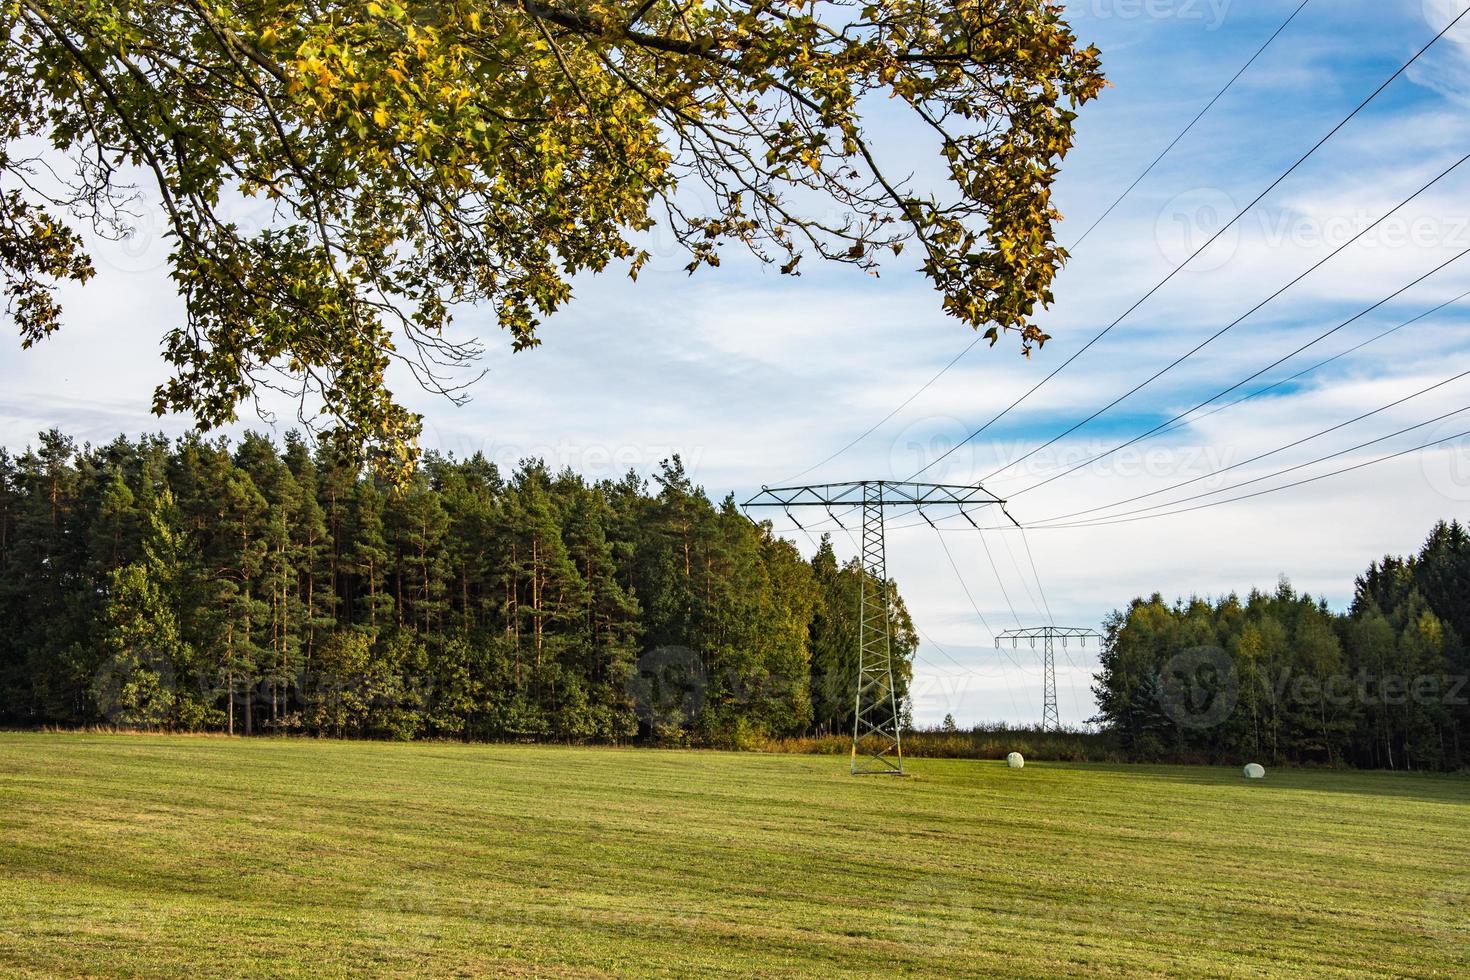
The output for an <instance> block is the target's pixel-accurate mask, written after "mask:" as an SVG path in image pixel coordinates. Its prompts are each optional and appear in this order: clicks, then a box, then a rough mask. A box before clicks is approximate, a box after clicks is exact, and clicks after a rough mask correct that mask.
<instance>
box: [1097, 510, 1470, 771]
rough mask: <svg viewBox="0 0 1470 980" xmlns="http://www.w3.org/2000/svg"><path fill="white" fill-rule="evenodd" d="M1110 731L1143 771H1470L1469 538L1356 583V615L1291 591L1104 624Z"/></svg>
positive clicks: (1152, 601) (1166, 606)
mask: <svg viewBox="0 0 1470 980" xmlns="http://www.w3.org/2000/svg"><path fill="white" fill-rule="evenodd" d="M1106 633H1107V644H1106V648H1105V650H1104V652H1103V654H1102V669H1101V672H1100V673H1099V674H1098V677H1097V684H1096V686H1095V687H1094V693H1095V694H1096V695H1097V698H1098V702H1099V704H1100V706H1101V714H1100V717H1099V719H1098V720H1099V721H1100V722H1102V724H1103V725H1104V727H1105V728H1107V729H1109V730H1110V731H1111V734H1112V735H1113V736H1114V737H1116V739H1117V740H1118V743H1119V746H1120V748H1121V749H1122V750H1123V751H1124V752H1125V753H1126V754H1128V755H1129V756H1131V757H1133V758H1139V759H1172V760H1181V761H1183V760H1195V761H1226V760H1228V761H1232V762H1237V763H1238V762H1240V761H1242V760H1257V761H1262V762H1293V763H1320V764H1328V765H1352V766H1361V767H1373V768H1388V769H1397V768H1409V769H1462V768H1466V767H1467V766H1470V679H1467V678H1470V651H1467V648H1466V640H1467V639H1470V535H1467V532H1466V529H1465V528H1464V527H1463V526H1462V525H1460V524H1458V523H1441V524H1439V525H1437V526H1436V527H1435V528H1434V529H1433V531H1432V532H1431V533H1430V535H1429V538H1428V540H1427V541H1426V542H1425V543H1424V546H1423V548H1422V549H1420V551H1419V553H1418V554H1417V555H1414V556H1411V557H1408V558H1398V557H1392V556H1390V557H1386V558H1384V559H1383V560H1382V561H1378V562H1375V563H1373V564H1372V565H1371V566H1370V567H1369V568H1368V570H1367V571H1366V572H1365V573H1364V574H1363V575H1362V576H1360V577H1359V578H1358V579H1357V587H1356V591H1355V594H1354V598H1353V602H1352V605H1351V607H1350V608H1349V609H1348V611H1347V612H1346V613H1342V614H1335V613H1333V612H1331V611H1329V609H1328V608H1327V604H1326V603H1325V602H1324V601H1321V600H1317V599H1313V598H1312V597H1310V596H1306V595H1301V594H1299V593H1298V592H1297V591H1296V590H1294V589H1293V588H1292V587H1291V585H1290V584H1288V583H1287V582H1285V581H1284V580H1283V581H1282V583H1281V584H1280V585H1279V586H1278V587H1277V589H1276V590H1275V591H1274V592H1269V593H1268V592H1252V593H1251V594H1250V595H1248V596H1247V597H1246V598H1245V599H1243V600H1242V599H1241V598H1239V597H1238V596H1234V595H1231V596H1227V597H1225V598H1223V599H1218V600H1213V601H1211V600H1208V599H1202V598H1193V599H1189V600H1187V601H1179V602H1175V603H1172V604H1170V603H1168V602H1166V601H1165V600H1164V599H1163V597H1162V596H1160V595H1158V594H1155V595H1153V596H1152V597H1150V598H1147V599H1136V600H1134V602H1133V603H1132V604H1131V605H1130V606H1129V607H1128V608H1127V609H1126V610H1124V611H1119V612H1116V613H1114V614H1113V615H1112V617H1111V618H1110V620H1109V622H1108V624H1107V630H1106Z"/></svg>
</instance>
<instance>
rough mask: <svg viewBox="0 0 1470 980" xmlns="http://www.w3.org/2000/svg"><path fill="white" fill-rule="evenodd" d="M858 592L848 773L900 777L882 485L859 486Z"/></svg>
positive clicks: (896, 694)
mask: <svg viewBox="0 0 1470 980" xmlns="http://www.w3.org/2000/svg"><path fill="white" fill-rule="evenodd" d="M862 572H863V575H862V589H861V599H860V600H859V603H860V604H859V607H858V624H859V626H858V676H857V698H856V703H855V704H854V708H853V722H852V772H853V775H860V774H866V773H888V774H894V775H902V774H903V741H902V735H901V734H900V732H899V724H900V721H901V719H900V718H899V714H898V691H897V689H896V688H895V687H894V684H893V649H892V646H891V644H890V642H889V630H888V625H889V624H888V609H889V605H890V603H889V596H888V566H887V562H886V561H885V557H884V542H883V484H882V483H864V484H863V554H862Z"/></svg>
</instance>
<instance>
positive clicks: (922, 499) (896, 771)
mask: <svg viewBox="0 0 1470 980" xmlns="http://www.w3.org/2000/svg"><path fill="white" fill-rule="evenodd" d="M744 506H745V507H746V508H750V507H779V508H781V509H782V510H784V511H786V514H787V516H788V517H791V519H792V521H793V523H795V524H796V526H797V527H801V526H802V525H801V522H800V521H797V520H796V518H795V517H794V516H792V514H791V508H793V507H820V508H822V509H824V510H826V512H827V514H828V516H829V517H832V519H833V520H834V521H836V522H837V524H838V526H839V527H844V528H845V527H846V525H843V524H842V522H841V519H840V518H838V517H836V516H834V515H832V508H833V507H839V508H840V507H848V508H851V509H858V508H861V509H862V523H863V536H862V554H861V556H860V561H861V565H862V588H861V590H860V598H859V600H858V644H857V690H856V693H855V695H854V700H853V719H852V773H853V775H855V776H858V775H866V774H872V773H883V774H891V775H898V776H901V775H903V734H902V732H901V731H900V730H899V728H900V725H901V724H902V718H901V716H900V713H899V705H898V689H897V687H896V686H895V685H894V683H893V648H892V645H891V644H890V642H889V612H890V609H891V607H892V597H891V595H890V594H889V584H888V564H887V555H886V546H885V543H884V533H883V516H884V513H885V512H886V511H887V509H888V508H889V507H910V508H913V510H914V511H917V512H918V513H919V514H920V515H922V516H924V517H925V519H926V520H927V518H928V515H927V514H926V513H925V511H927V510H932V509H934V508H940V507H945V508H957V509H958V511H959V513H960V514H961V515H962V516H964V517H965V518H966V519H969V520H970V522H971V523H972V524H973V523H974V520H973V519H972V518H970V516H969V513H968V511H967V510H966V508H967V507H979V506H999V507H1001V509H1002V510H1004V508H1005V501H1004V500H1001V499H1000V498H999V497H996V496H994V495H993V494H991V493H990V492H989V491H988V490H986V489H985V488H984V487H981V486H978V485H977V486H950V485H944V484H938V483H901V482H889V481H887V480H858V481H856V482H853V483H823V484H817V485H812V486H800V487H776V488H771V487H761V492H760V493H758V494H756V495H755V496H754V497H751V498H750V499H749V500H747V501H746V502H745V504H744ZM931 523H932V522H931Z"/></svg>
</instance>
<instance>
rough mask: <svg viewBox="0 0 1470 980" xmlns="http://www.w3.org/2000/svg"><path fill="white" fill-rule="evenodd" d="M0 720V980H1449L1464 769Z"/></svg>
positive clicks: (1464, 950) (1455, 969)
mask: <svg viewBox="0 0 1470 980" xmlns="http://www.w3.org/2000/svg"><path fill="white" fill-rule="evenodd" d="M845 764H846V759H835V758H831V757H820V756H775V755H753V754H746V755H740V754H727V753H705V752H658V751H648V750H615V749H573V748H549V747H529V746H460V745H449V744H403V745H398V744H383V743H352V742H316V741H297V740H274V739H255V740H249V741H247V740H227V739H223V738H173V737H167V738H166V737H147V736H131V737H130V736H80V735H20V734H16V735H0V975H5V976H16V975H19V976H31V975H35V976H47V975H67V976H76V975H107V976H155V975H165V976H191V977H202V976H247V975H250V976H263V975H300V976H307V975H309V976H319V975H333V976H347V975H361V974H363V973H383V974H397V975H424V976H445V975H454V976H477V975H491V974H495V975H503V974H517V973H528V974H529V973H535V974H552V975H566V976H595V975H604V974H638V975H650V974H653V975H691V974H739V975H762V976H770V975H816V976H836V975H847V974H873V973H892V972H897V973H909V974H915V975H964V974H971V975H973V974H989V975H996V974H1004V975H1037V976H1040V975H1055V974H1057V973H1059V972H1066V973H1077V972H1107V973H1119V972H1126V973H1142V974H1174V975H1178V974H1182V973H1187V974H1234V975H1238V974H1242V973H1271V974H1281V973H1297V974H1313V975H1323V974H1341V973H1358V972H1374V973H1395V974H1420V975H1428V974H1440V975H1464V974H1465V973H1466V972H1467V971H1470V780H1466V779H1464V778H1448V777H1441V778H1436V777H1427V776H1411V775H1393V774H1382V773H1370V774H1340V773H1329V772H1286V771H1273V772H1272V773H1270V775H1269V777H1268V779H1267V780H1265V781H1264V782H1262V783H1247V782H1245V781H1244V780H1242V779H1241V778H1240V777H1239V775H1238V773H1237V772H1236V771H1234V770H1222V769H1198V768H1173V767H1122V766H1117V767H1114V766H1083V765H1060V764H1039V763H1038V764H1032V765H1028V766H1027V768H1025V769H1024V770H1021V771H1011V770H1007V769H1006V768H1004V766H1003V765H1002V764H1000V763H994V762H971V761H940V760H934V761H929V760H911V762H910V766H911V768H912V770H913V773H914V775H913V777H912V778H908V779H903V780H898V779H891V778H881V777H879V778H868V779H854V778H852V777H850V776H848V775H846V774H845V773H844V766H845Z"/></svg>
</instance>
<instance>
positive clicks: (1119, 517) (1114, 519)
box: [1032, 405, 1470, 530]
mask: <svg viewBox="0 0 1470 980" xmlns="http://www.w3.org/2000/svg"><path fill="white" fill-rule="evenodd" d="M1465 412H1470V405H1466V406H1465V407H1463V408H1457V409H1455V410H1454V411H1453V412H1446V413H1445V414H1444V415H1440V416H1438V417H1437V418H1432V419H1429V420H1428V421H1426V422H1420V423H1419V424H1417V425H1411V426H1409V427H1407V428H1404V429H1400V430H1399V431H1397V432H1390V433H1389V434H1388V435H1386V436H1379V437H1378V438H1377V439H1370V440H1368V441H1367V442H1363V443H1359V444H1358V445H1356V446H1351V447H1349V448H1347V449H1343V450H1341V451H1339V452H1335V453H1331V454H1329V455H1327V456H1322V457H1319V458H1318V459H1312V460H1308V461H1307V462H1305V463H1298V464H1297V465H1295V466H1288V467H1286V468H1285V469H1281V470H1277V471H1276V472H1275V473H1267V474H1266V475H1265V476H1259V477H1256V478H1255V479H1253V480H1247V481H1245V482H1244V483H1237V484H1235V485H1234V486H1230V487H1221V488H1220V489H1218V490H1211V491H1209V492H1208V493H1201V494H1196V495H1194V496H1192V497H1185V498H1184V499H1182V500H1171V501H1169V502H1167V503H1163V504H1156V505H1154V506H1152V507H1143V508H1140V509H1139V510H1136V511H1128V512H1125V513H1123V514H1114V515H1111V516H1109V517H1108V518H1106V519H1103V520H1097V521H1076V522H1074V523H1070V524H1033V525H1032V527H1035V528H1043V529H1046V530H1058V529H1061V528H1078V527H1106V526H1109V525H1112V524H1132V523H1134V522H1135V521H1146V520H1150V519H1152V518H1155V517H1173V516H1174V515H1176V514H1189V513H1192V512H1194V511H1197V510H1205V509H1206V508H1209V507H1219V506H1222V505H1224V504H1232V503H1235V502H1237V501H1240V500H1251V499H1253V498H1255V497H1260V496H1264V495H1265V494H1268V493H1278V492H1280V491H1282V490H1291V489H1293V488H1294V487H1300V486H1304V485H1306V484H1308V483H1316V482H1317V481H1318V480H1325V479H1327V478H1328V477H1332V476H1340V475H1342V474H1344V473H1352V472H1355V471H1357V470H1361V469H1365V468H1366V467H1369V466H1373V465H1375V464H1377V463H1384V462H1388V461H1389V460H1392V459H1398V458H1399V457H1400V456H1407V455H1408V454H1410V453H1414V452H1420V451H1422V450H1425V449H1432V448H1434V447H1435V446H1439V445H1442V444H1444V443H1446V442H1450V441H1452V440H1455V439H1459V438H1461V437H1462V436H1467V435H1470V430H1466V431H1464V432H1461V433H1458V434H1456V435H1453V436H1448V437H1446V438H1444V439H1439V440H1436V441H1435V442H1430V443H1425V444H1424V445H1422V446H1414V447H1411V448H1409V449H1405V450H1403V451H1402V452H1397V453H1393V454H1391V455H1388V456H1380V457H1379V458H1378V459H1372V460H1368V461H1367V462H1364V463H1357V464H1355V465H1353V466H1348V467H1344V468H1343V469H1340V470H1334V471H1332V472H1331V473H1323V474H1321V475H1319V476H1314V477H1310V478H1309V479H1305V480H1299V481H1297V482H1295V483H1288V484H1285V485H1283V486H1279V487H1268V488H1267V489H1265V490H1258V491H1256V492H1254V493H1249V494H1245V495H1244V496H1240V497H1230V498H1228V499H1226V500H1216V501H1212V502H1211V503H1208V504H1200V505H1198V506H1195V507H1188V508H1185V509H1183V510H1174V511H1165V512H1163V513H1158V514H1150V513H1148V512H1149V511H1155V510H1161V509H1162V508H1164V507H1174V506H1177V505H1179V504H1186V503H1189V502H1191V501H1194V500H1203V499H1204V498H1206V497H1213V496H1214V495H1215V494H1219V493H1226V492H1228V491H1230V490H1239V489H1241V488H1242V487H1248V486H1250V485H1251V484H1254V483H1261V482H1262V481H1265V480H1270V479H1274V478H1275V477H1278V476H1285V475H1286V474H1287V473H1293V472H1295V471H1297V470H1301V469H1305V468H1306V467H1308V466H1315V465H1317V464H1318V463H1325V462H1327V461H1328V460H1329V459H1336V458H1338V457H1339V456H1346V455H1347V454H1348V453H1352V452H1356V451H1358V450H1359V449H1366V448H1367V447H1368V446H1372V445H1375V444H1377V443H1380V442H1387V441H1388V440H1389V439H1393V438H1396V437H1397V436H1401V435H1403V434H1405V433H1406V432H1413V431H1414V430H1415V429H1422V428H1424V427H1425V426H1427V425H1433V424H1435V423H1436V422H1443V421H1444V420H1445V419H1448V418H1453V417H1454V416H1456V415H1461V414H1463V413H1465ZM1138 514H1141V515H1143V516H1141V517H1139V516H1132V515H1138Z"/></svg>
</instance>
